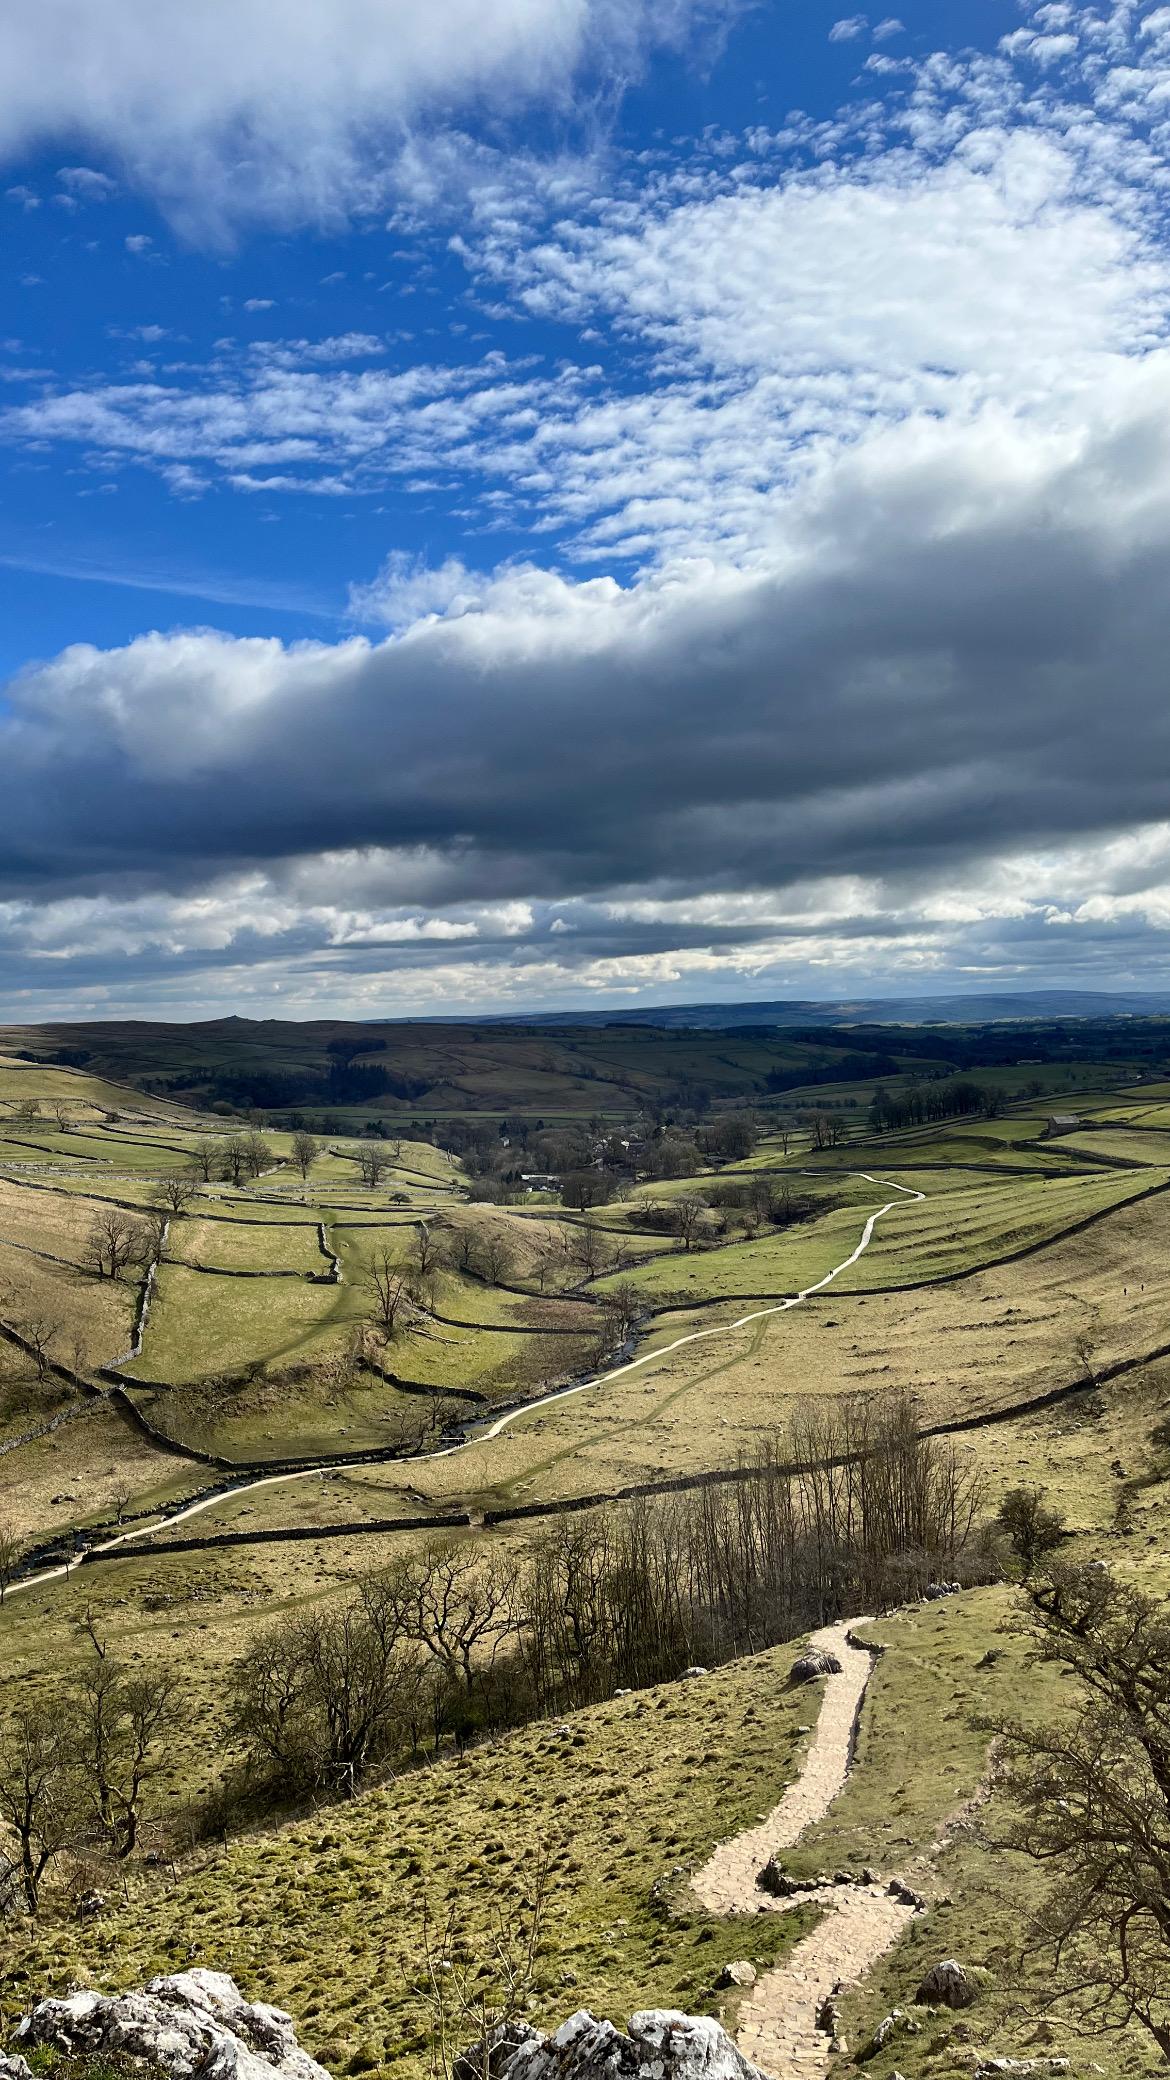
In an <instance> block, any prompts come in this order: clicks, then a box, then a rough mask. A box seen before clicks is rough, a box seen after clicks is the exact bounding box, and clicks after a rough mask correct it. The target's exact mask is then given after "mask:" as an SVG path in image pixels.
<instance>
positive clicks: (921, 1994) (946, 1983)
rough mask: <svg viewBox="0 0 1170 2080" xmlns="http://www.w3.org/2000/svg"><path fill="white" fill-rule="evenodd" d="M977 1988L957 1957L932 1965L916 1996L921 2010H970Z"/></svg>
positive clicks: (916, 2001) (946, 1958)
mask: <svg viewBox="0 0 1170 2080" xmlns="http://www.w3.org/2000/svg"><path fill="white" fill-rule="evenodd" d="M974 1998H975V1988H974V1986H973V1985H972V1983H971V1981H970V1979H969V1978H968V1977H967V1974H966V1972H965V1971H964V1970H963V1967H962V1965H961V1964H960V1963H959V1961H958V1959H957V1958H955V1957H944V1958H943V1959H942V1960H941V1961H940V1962H939V1963H938V1964H932V1965H931V1967H930V1970H929V1971H928V1972H927V1973H926V1975H925V1977H924V1979H923V1981H922V1984H921V1986H920V1987H919V1989H918V1991H917V1993H916V1994H915V1996H914V2000H915V2003H916V2005H917V2006H918V2007H920V2008H969V2007H970V2005H971V2003H972V2001H973V2000H974Z"/></svg>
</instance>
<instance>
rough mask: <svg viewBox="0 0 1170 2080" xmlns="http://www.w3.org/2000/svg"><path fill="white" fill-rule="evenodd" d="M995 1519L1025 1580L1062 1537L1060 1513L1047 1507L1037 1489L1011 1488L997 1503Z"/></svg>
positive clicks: (1062, 1527)
mask: <svg viewBox="0 0 1170 2080" xmlns="http://www.w3.org/2000/svg"><path fill="white" fill-rule="evenodd" d="M996 1521H997V1522H998V1523H999V1525H1000V1526H1001V1528H1002V1529H1003V1530H1004V1531H1005V1532H1006V1534H1007V1537H1008V1540H1009V1541H1010V1544H1011V1548H1012V1551H1013V1553H1014V1554H1015V1556H1016V1558H1017V1560H1018V1561H1019V1563H1020V1566H1021V1567H1022V1569H1023V1571H1024V1579H1025V1581H1026V1580H1027V1579H1028V1577H1029V1576H1030V1575H1031V1574H1032V1572H1033V1570H1034V1569H1035V1567H1036V1565H1037V1563H1038V1562H1039V1561H1041V1560H1043V1559H1044V1558H1045V1557H1046V1555H1047V1554H1049V1553H1052V1552H1054V1551H1055V1549H1056V1547H1057V1546H1058V1545H1059V1544H1060V1542H1061V1539H1062V1538H1063V1537H1064V1517H1063V1515H1062V1514H1061V1512H1060V1511H1059V1510H1057V1509H1050V1508H1049V1507H1048V1505H1047V1503H1046V1502H1045V1500H1044V1497H1043V1495H1042V1494H1041V1492H1040V1490H1039V1488H1010V1489H1009V1490H1008V1493H1007V1494H1006V1495H1005V1496H1004V1498H1003V1501H1002V1502H1001V1503H1000V1505H999V1510H998V1513H997V1518H996Z"/></svg>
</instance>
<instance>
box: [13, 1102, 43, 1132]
mask: <svg viewBox="0 0 1170 2080" xmlns="http://www.w3.org/2000/svg"><path fill="white" fill-rule="evenodd" d="M40 1116H41V1108H40V1106H39V1105H38V1104H37V1101H36V1099H35V1098H18V1099H17V1101H16V1104H15V1105H14V1106H13V1108H12V1117H13V1119H14V1121H15V1122H16V1125H17V1126H18V1127H24V1128H26V1129H27V1128H29V1127H35V1126H36V1124H37V1121H38V1120H39V1119H40Z"/></svg>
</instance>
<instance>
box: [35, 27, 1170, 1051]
mask: <svg viewBox="0 0 1170 2080" xmlns="http://www.w3.org/2000/svg"><path fill="white" fill-rule="evenodd" d="M195 13H196V15H197V19H194V20H191V21H186V20H183V21H175V22H171V23H170V24H168V25H167V30H166V33H165V34H164V33H163V32H162V30H161V28H160V24H159V22H158V20H157V18H156V17H157V10H152V9H150V8H148V7H147V5H146V0H107V4H106V6H104V7H103V8H102V9H101V10H98V11H95V10H92V9H90V8H88V7H87V6H86V5H84V4H83V0H46V4H45V5H44V6H42V7H41V8H39V9H38V10H36V11H35V19H32V18H31V13H30V19H29V20H27V21H21V22H16V21H14V20H10V21H9V22H8V24H7V25H0V151H2V152H3V157H4V164H3V167H2V168H0V195H2V198H3V199H2V200H0V212H2V215H0V223H2V225H3V232H4V245H3V258H2V266H3V279H4V286H5V315H4V321H3V327H2V333H3V340H2V345H0V378H2V383H0V470H3V473H4V497H3V500H2V502H0V588H2V592H3V607H4V612H3V617H2V620H0V629H2V635H0V642H2V644H3V657H2V659H0V666H2V670H3V674H4V678H5V681H6V691H5V692H2V693H0V759H3V762H4V765H5V767H6V768H7V770H8V772H9V775H10V789H9V798H10V803H11V808H12V814H11V817H10V819H8V821H9V829H8V831H7V834H6V835H5V833H4V832H3V830H0V1011H2V1012H3V1013H5V1014H6V1015H7V1016H9V1017H17V1018H19V1017H28V1018H29V1019H33V1018H36V1017H42V1016H66V1015H71V1014H77V1015H103V1014H108V1015H111V1016H113V1015H119V1014H121V1013H123V1012H126V1011H140V1012H144V1013H146V1012H152V1011H153V1012H155V1013H156V1014H157V1015H160V1016H163V1015H174V1016H196V1015H200V1014H205V1013H206V1014H213V1013H216V1012H220V1011H228V1010H238V1011H243V1012H248V1013H254V1014H257V1015H259V1014H262V1013H264V1014H274V1013H276V1012H278V1011H287V1012H288V1013H289V1014H290V1015H302V1014H303V1015H308V1014H311V1013H313V1012H323V1011H329V1012H334V1013H344V1012H346V1011H351V1012H353V1013H354V1014H356V1015H377V1016H388V1015H394V1014H396V1013H398V1012H403V1013H406V1012H411V1011H415V1010H420V1011H426V1012H428V1013H432V1014H433V1013H436V1012H441V1011H442V1010H444V1009H449V1010H452V1011H466V1010H471V1009H476V1008H480V1007H482V1008H484V1009H491V1010H501V1009H507V1010H511V1009H515V1010H517V1011H521V1010H523V1009H524V1008H526V1007H528V1008H537V1007H546V1006H548V1005H559V1004H572V1003H588V1004H597V1003H628V1002H653V1001H666V1000H671V1001H678V1000H680V999H682V998H685V997H688V996H691V997H710V996H760V995H765V994H778V995H782V994H797V995H832V996H838V995H842V994H847V993H851V992H852V991H854V990H857V991H859V992H860V991H862V990H864V991H866V992H867V993H871V994H872V993H880V992H881V991H882V990H883V989H885V990H889V991H890V992H892V993H899V994H905V993H906V992H907V991H913V990H914V989H922V990H929V991H931V992H936V991H937V990H938V989H940V988H943V987H957V988H963V987H972V988H975V987H979V988H982V987H985V986H987V985H989V984H994V985H995V986H996V987H1004V986H1011V985H1012V984H1013V983H1017V984H1019V985H1021V986H1025V985H1026V986H1029V987H1031V986H1036V985H1049V984H1056V983H1060V982H1065V981H1069V982H1073V981H1075V982H1077V983H1079V984H1081V985H1085V984H1090V985H1096V986H1100V987H1108V986H1110V985H1112V984H1115V983H1117V984H1120V983H1125V984H1138V985H1141V984H1143V983H1144V984H1146V985H1148V986H1150V987H1160V986H1162V985H1163V982H1164V950H1165V932H1166V930H1167V927H1168V925H1170V822H1168V818H1170V801H1168V799H1167V792H1168V781H1167V776H1166V774H1167V769H1166V757H1165V746H1164V743H1163V738H1164V734H1165V729H1166V723H1165V712H1166V707H1165V671H1164V665H1163V658H1164V656H1165V654H1166V650H1165V637H1166V634H1167V631H1166V629H1165V627H1164V625H1163V624H1164V621H1165V620H1166V618H1167V614H1168V611H1170V597H1168V596H1167V592H1166V580H1165V575H1164V573H1165V570H1166V568H1167V565H1166V562H1165V551H1166V550H1167V548H1170V541H1168V540H1167V536H1168V535H1170V473H1168V467H1167V462H1168V458H1167V452H1166V431H1165V429H1166V428H1167V426H1170V418H1168V417H1167V408H1168V407H1170V356H1168V355H1167V348H1166V320H1167V309H1168V293H1170V270H1168V267H1167V256H1166V249H1165V225H1164V207H1165V205H1164V194H1165V188H1166V173H1167V162H1166V147H1167V135H1168V134H1167V128H1166V123H1165V117H1164V114H1163V110H1164V108H1165V106H1166V105H1167V94H1168V90H1170V10H1168V9H1166V8H1161V7H1156V6H1138V5H1133V4H1130V0H1100V4H1099V5H1096V6H1089V7H1086V6H1079V5H1076V4H1073V0H1068V4H1066V0H1048V4H1031V0H1027V4H1023V5H1019V4H1016V0H1011V4H1007V0H982V4H980V5H978V6H975V5H943V6H940V5H938V4H935V5H933V6H931V7H927V6H924V5H914V6H903V7H901V8H900V9H899V12H898V14H897V15H896V16H895V15H892V14H891V15H885V14H883V13H882V12H881V11H875V12H872V13H870V14H867V15H863V14H860V13H859V14H856V15H843V14H842V12H841V10H840V8H839V6H823V5H821V4H819V0H806V4H804V5H801V6H800V7H796V6H789V5H783V4H777V0H772V4H761V5H758V6H754V7H753V6H741V5H738V4H735V0H623V4H621V5H618V4H617V0H499V4H498V6H497V7H496V8H494V9H493V10H491V11H489V13H488V15H487V16H486V18H485V11H484V10H483V9H482V8H477V7H475V6H473V5H471V0H429V4H428V5H426V6H423V5H422V4H420V0H337V4H336V5H332V6H330V7H329V8H326V7H324V6H323V5H320V4H317V0H236V4H235V5H233V6H231V7H229V6H227V5H226V4H222V5H220V4H209V5H207V6H205V7H203V8H201V9H199V10H197V11H195Z"/></svg>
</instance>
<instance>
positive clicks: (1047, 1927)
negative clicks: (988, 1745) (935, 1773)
mask: <svg viewBox="0 0 1170 2080" xmlns="http://www.w3.org/2000/svg"><path fill="white" fill-rule="evenodd" d="M1027 1594H1028V1606H1029V1609H1028V1615H1029V1619H1030V1622H1031V1629H1032V1634H1033V1640H1034V1644H1035V1649H1036V1653H1037V1655H1038V1658H1039V1659H1040V1660H1041V1661H1043V1662H1049V1663H1055V1664H1056V1665H1057V1667H1058V1668H1059V1669H1061V1671H1062V1672H1064V1673H1065V1674H1068V1675H1071V1676H1072V1678H1073V1680H1074V1684H1075V1689H1076V1693H1077V1694H1076V1698H1075V1702H1073V1703H1072V1704H1071V1705H1069V1706H1066V1707H1065V1709H1064V1710H1063V1711H1058V1712H1053V1711H1051V1710H1048V1709H1046V1710H1045V1711H1044V1713H1043V1715H1042V1717H1039V1718H1038V1719H1036V1720H1034V1721H1033V1720H1029V1721H1028V1722H1027V1723H1021V1722H1019V1721H1015V1720H1012V1721H1006V1722H1001V1723H1000V1724H999V1725H998V1726H997V1727H996V1731H997V1733H998V1735H999V1737H1000V1740H1001V1743H1002V1748H1003V1753H1004V1755H1005V1758H1006V1762H1005V1769H1004V1777H1003V1790H1004V1792H1005V1795H1006V1797H1007V1798H1008V1800H1009V1801H1010V1804H1011V1807H1012V1810H1013V1814H1014V1819H1013V1824H1012V1826H1011V1828H1010V1831H1009V1833H1008V1837H1007V1846H1009V1847H1011V1848H1013V1849H1018V1850H1022V1851H1023V1852H1024V1854H1025V1855H1027V1856H1030V1857H1031V1858H1032V1859H1033V1860H1034V1861H1035V1862H1036V1863H1037V1864H1038V1865H1039V1866H1040V1867H1041V1869H1042V1870H1044V1871H1046V1872H1047V1873H1048V1874H1049V1876H1050V1878H1054V1880H1055V1882H1054V1883H1053V1885H1052V1889H1051V1890H1050V1892H1049V1893H1048V1895H1047V1897H1046V1899H1045V1901H1044V1904H1043V1906H1042V1907H1041V1909H1040V1912H1039V1914H1038V1915H1037V1917H1036V1923H1035V1927H1034V1928H1033V1930H1032V1931H1031V1937H1030V1942H1029V1954H1030V1963H1031V1968H1030V1970H1029V1974H1028V1976H1029V1977H1030V1978H1033V1979H1034V1978H1035V1977H1036V1976H1037V1972H1038V1971H1039V1970H1040V1969H1041V1966H1040V1964H1039V1963H1038V1962H1037V1960H1038V1959H1039V1960H1044V1959H1047V1960H1049V1961H1050V1973H1049V1974H1046V1975H1045V1982H1044V1983H1043V1985H1042V1988H1041V1992H1042V1997H1043V1999H1044V2000H1045V2003H1046V2004H1048V2005H1053V2004H1055V2005H1062V2006H1066V2007H1069V2008H1071V2009H1072V2011H1073V2013H1074V2014H1075V2015H1076V2017H1077V2019H1078V2020H1079V2021H1080V2022H1081V2023H1082V2024H1084V2025H1085V2026H1087V2027H1089V2028H1096V2029H1099V2030H1101V2029H1103V2030H1116V2029H1122V2028H1124V2027H1125V2026H1126V2025H1127V2024H1129V2023H1132V2022H1136V2023H1138V2024H1140V2025H1141V2027H1142V2028H1143V2029H1145V2030H1146V2031H1147V2032H1148V2033H1149V2035H1150V2036H1151V2037H1152V2038H1153V2040H1154V2042H1155V2043H1156V2044H1157V2046H1158V2048H1159V2050H1160V2051H1161V2053H1162V2057H1163V2059H1164V2060H1165V2061H1166V2062H1167V2063H1168V2064H1170V1611H1168V1609H1167V1606H1166V1605H1165V1604H1164V1603H1155V1602H1154V1601H1153V1599H1152V1598H1150V1597H1148V1596H1145V1595H1143V1594H1142V1593H1141V1592H1140V1591H1139V1590H1137V1589H1135V1588H1132V1587H1130V1586H1129V1585H1128V1584H1125V1583H1122V1582H1120V1581H1118V1580H1117V1579H1116V1578H1115V1577H1113V1576H1112V1575H1111V1574H1110V1573H1109V1571H1108V1570H1107V1569H1106V1568H1105V1567H1103V1566H1102V1565H1101V1564H1100V1563H1094V1564H1091V1565H1090V1566H1088V1567H1067V1568H1058V1567H1053V1568H1052V1570H1051V1572H1050V1573H1049V1574H1048V1576H1047V1577H1045V1578H1041V1579H1039V1580H1037V1581H1035V1582H1033V1583H1032V1584H1031V1585H1030V1587H1029V1589H1028V1592H1027ZM1037 1938H1038V1939H1039V1945H1038V1947H1037V1942H1036V1939H1037Z"/></svg>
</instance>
